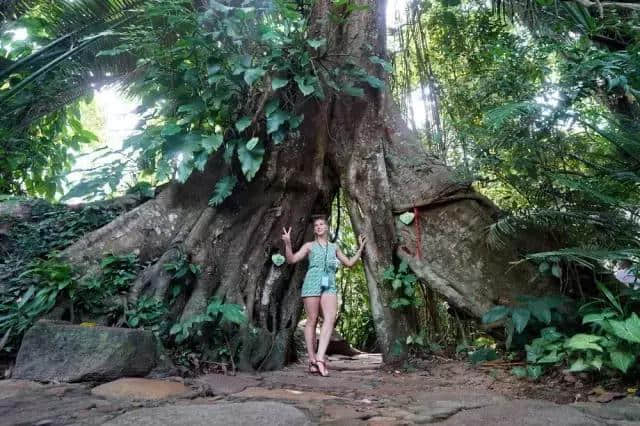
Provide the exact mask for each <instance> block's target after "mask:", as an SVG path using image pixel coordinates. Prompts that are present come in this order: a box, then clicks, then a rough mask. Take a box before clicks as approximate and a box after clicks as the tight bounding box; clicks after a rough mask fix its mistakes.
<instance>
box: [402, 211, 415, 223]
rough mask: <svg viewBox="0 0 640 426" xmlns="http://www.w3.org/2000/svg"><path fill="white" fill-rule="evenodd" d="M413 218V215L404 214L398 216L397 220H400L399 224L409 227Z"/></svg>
mask: <svg viewBox="0 0 640 426" xmlns="http://www.w3.org/2000/svg"><path fill="white" fill-rule="evenodd" d="M414 217H415V214H413V213H411V212H404V213H402V214H401V215H400V217H399V218H398V219H400V222H402V223H404V224H405V225H407V226H408V225H411V222H413V218H414Z"/></svg>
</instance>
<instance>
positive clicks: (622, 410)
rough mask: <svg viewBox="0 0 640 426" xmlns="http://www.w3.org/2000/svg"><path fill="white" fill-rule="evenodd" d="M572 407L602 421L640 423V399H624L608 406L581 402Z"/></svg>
mask: <svg viewBox="0 0 640 426" xmlns="http://www.w3.org/2000/svg"><path fill="white" fill-rule="evenodd" d="M572 407H574V408H575V409H577V410H580V411H582V412H584V413H585V414H588V415H590V416H594V417H599V418H601V419H606V420H615V421H625V420H626V421H630V422H638V423H640V398H633V397H631V398H624V399H620V400H617V401H612V402H610V403H608V404H599V403H589V402H579V403H576V404H573V405H572Z"/></svg>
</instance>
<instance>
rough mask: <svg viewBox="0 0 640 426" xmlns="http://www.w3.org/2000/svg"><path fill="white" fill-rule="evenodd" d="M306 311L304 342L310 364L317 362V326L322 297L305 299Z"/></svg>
mask: <svg viewBox="0 0 640 426" xmlns="http://www.w3.org/2000/svg"><path fill="white" fill-rule="evenodd" d="M302 300H303V301H304V310H305V312H306V313H307V324H306V325H305V326H304V341H305V342H306V344H307V355H308V356H309V361H310V362H315V361H316V324H317V323H318V313H319V312H320V297H319V296H314V297H305V298H303V299H302Z"/></svg>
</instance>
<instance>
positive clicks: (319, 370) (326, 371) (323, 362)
mask: <svg viewBox="0 0 640 426" xmlns="http://www.w3.org/2000/svg"><path fill="white" fill-rule="evenodd" d="M320 364H322V369H320ZM316 365H317V366H318V373H320V375H321V376H322V377H327V376H329V369H328V368H327V363H326V362H325V361H320V360H316ZM322 370H324V373H323V372H322Z"/></svg>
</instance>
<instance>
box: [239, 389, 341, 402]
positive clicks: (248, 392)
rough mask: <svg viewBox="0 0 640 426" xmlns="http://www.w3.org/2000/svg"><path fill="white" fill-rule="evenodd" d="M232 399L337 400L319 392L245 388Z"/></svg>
mask: <svg viewBox="0 0 640 426" xmlns="http://www.w3.org/2000/svg"><path fill="white" fill-rule="evenodd" d="M233 396H234V397H238V398H260V399H278V400H285V401H300V402H309V401H324V400H329V399H334V400H335V399H338V398H337V397H335V396H333V395H327V394H324V393H320V392H303V391H298V390H292V389H265V388H255V387H254V388H247V389H245V390H243V391H242V392H239V393H234V394H233Z"/></svg>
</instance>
